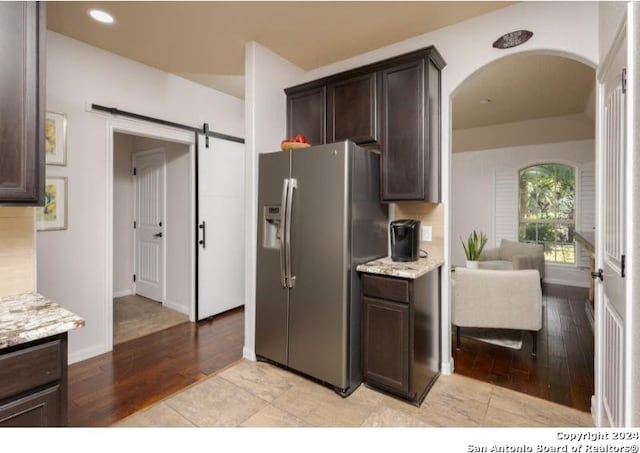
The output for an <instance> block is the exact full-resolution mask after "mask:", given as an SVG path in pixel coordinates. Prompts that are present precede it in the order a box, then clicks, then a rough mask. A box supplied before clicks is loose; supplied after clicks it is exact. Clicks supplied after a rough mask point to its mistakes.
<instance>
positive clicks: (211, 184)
mask: <svg viewBox="0 0 640 453" xmlns="http://www.w3.org/2000/svg"><path fill="white" fill-rule="evenodd" d="M198 137H199V138H198V302H197V304H198V313H197V319H198V320H201V319H204V318H208V317H210V316H213V315H216V314H218V313H222V312H223V311H226V310H229V309H231V308H235V307H238V306H240V305H243V304H244V236H245V224H244V150H245V147H244V144H241V143H236V142H231V141H227V140H220V139H215V138H209V147H208V148H207V147H206V146H205V138H204V136H202V135H199V136H198Z"/></svg>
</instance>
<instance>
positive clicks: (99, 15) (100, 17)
mask: <svg viewBox="0 0 640 453" xmlns="http://www.w3.org/2000/svg"><path fill="white" fill-rule="evenodd" d="M89 16H91V18H92V19H93V20H97V21H98V22H101V23H103V24H112V23H113V22H114V19H113V16H112V15H111V14H109V13H107V12H106V11H102V10H100V9H92V10H90V11H89Z"/></svg>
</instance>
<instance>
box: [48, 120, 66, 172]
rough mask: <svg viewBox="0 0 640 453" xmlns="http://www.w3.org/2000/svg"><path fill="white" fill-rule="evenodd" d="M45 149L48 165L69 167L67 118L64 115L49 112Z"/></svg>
mask: <svg viewBox="0 0 640 453" xmlns="http://www.w3.org/2000/svg"><path fill="white" fill-rule="evenodd" d="M44 149H45V156H46V163H47V165H67V116H66V115H65V114H64V113H56V112H47V114H46V116H45V120H44Z"/></svg>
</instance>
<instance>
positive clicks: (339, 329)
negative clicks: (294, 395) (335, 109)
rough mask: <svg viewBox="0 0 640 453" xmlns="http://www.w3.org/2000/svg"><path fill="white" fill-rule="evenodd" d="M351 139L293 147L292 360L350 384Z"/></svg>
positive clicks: (333, 382)
mask: <svg viewBox="0 0 640 453" xmlns="http://www.w3.org/2000/svg"><path fill="white" fill-rule="evenodd" d="M347 146H348V144H347V143H346V142H341V143H337V144H335V145H333V144H331V145H322V146H316V147H312V148H308V149H304V150H296V151H293V152H292V159H291V178H292V179H293V180H295V184H296V188H295V189H294V191H293V200H292V221H291V274H292V286H293V287H292V289H291V290H290V303H289V366H290V367H291V368H293V369H296V370H298V371H301V372H303V373H305V374H308V375H310V376H313V377H315V378H317V379H321V380H322V381H325V382H327V383H329V384H331V385H334V386H336V387H339V388H341V389H345V388H347V387H348V359H347V357H348V345H347V338H348V301H349V297H348V288H349V284H348V275H349V270H348V268H347V261H348V260H347V257H348V250H349V247H348V239H349V238H348V235H349V229H348V228H347V221H348V205H349V203H348V190H347V188H348V187H349V185H348V176H347V170H348V168H347V159H348V150H347Z"/></svg>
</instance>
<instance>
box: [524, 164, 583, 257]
mask: <svg viewBox="0 0 640 453" xmlns="http://www.w3.org/2000/svg"><path fill="white" fill-rule="evenodd" d="M519 185H520V187H519V195H520V200H519V201H520V209H519V211H520V228H519V231H518V238H519V240H520V241H521V242H537V243H541V244H544V257H545V261H546V262H548V263H561V264H575V262H576V247H575V242H574V240H573V235H574V231H575V212H576V176H575V170H574V168H573V167H570V166H568V165H562V164H540V165H533V166H531V167H527V168H524V169H522V170H520V178H519Z"/></svg>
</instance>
